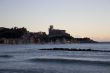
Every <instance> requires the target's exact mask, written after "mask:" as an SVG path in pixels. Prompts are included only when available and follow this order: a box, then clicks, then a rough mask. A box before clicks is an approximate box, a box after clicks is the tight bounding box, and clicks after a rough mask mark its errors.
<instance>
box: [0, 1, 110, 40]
mask: <svg viewBox="0 0 110 73" xmlns="http://www.w3.org/2000/svg"><path fill="white" fill-rule="evenodd" d="M49 25H54V27H55V28H57V29H65V30H67V32H68V33H70V34H71V35H72V36H73V37H90V38H92V39H94V40H98V41H110V0H0V27H8V28H11V27H14V26H17V27H26V28H27V29H28V30H29V31H32V32H38V31H44V32H46V33H48V28H49Z"/></svg>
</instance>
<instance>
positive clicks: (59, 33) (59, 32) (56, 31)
mask: <svg viewBox="0 0 110 73" xmlns="http://www.w3.org/2000/svg"><path fill="white" fill-rule="evenodd" d="M64 35H67V33H66V30H60V29H54V27H53V25H50V28H49V36H64Z"/></svg>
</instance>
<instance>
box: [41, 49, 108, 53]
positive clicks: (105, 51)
mask: <svg viewBox="0 0 110 73" xmlns="http://www.w3.org/2000/svg"><path fill="white" fill-rule="evenodd" d="M39 50H59V51H94V52H110V50H94V49H76V48H71V49H69V48H49V49H39Z"/></svg>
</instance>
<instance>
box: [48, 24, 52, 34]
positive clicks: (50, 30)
mask: <svg viewBox="0 0 110 73" xmlns="http://www.w3.org/2000/svg"><path fill="white" fill-rule="evenodd" d="M52 30H53V25H50V28H49V35H50V34H51V32H52Z"/></svg>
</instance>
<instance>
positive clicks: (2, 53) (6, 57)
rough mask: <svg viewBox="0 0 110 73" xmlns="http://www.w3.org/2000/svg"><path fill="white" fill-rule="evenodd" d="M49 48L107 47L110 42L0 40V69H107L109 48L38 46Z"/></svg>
mask: <svg viewBox="0 0 110 73" xmlns="http://www.w3.org/2000/svg"><path fill="white" fill-rule="evenodd" d="M48 48H76V49H79V48H80V49H94V50H107V51H110V44H26V45H8V44H1V45H0V73H110V52H100V51H58V50H56V51H55V50H39V49H48Z"/></svg>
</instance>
